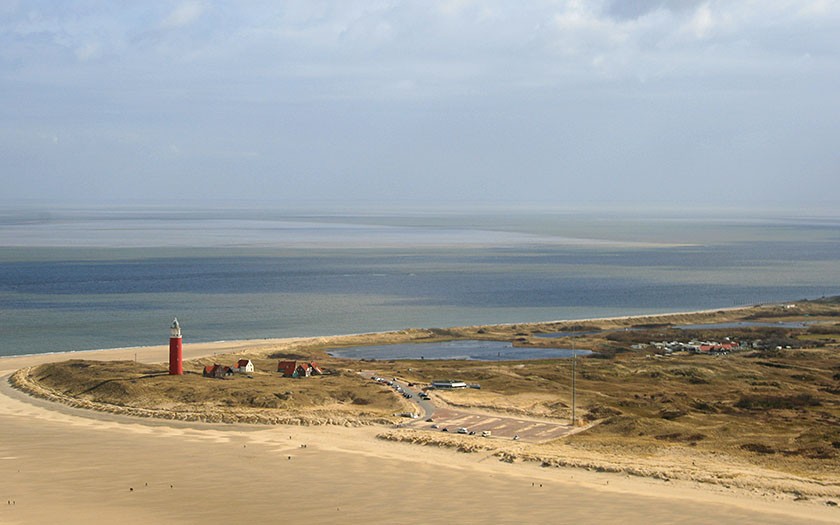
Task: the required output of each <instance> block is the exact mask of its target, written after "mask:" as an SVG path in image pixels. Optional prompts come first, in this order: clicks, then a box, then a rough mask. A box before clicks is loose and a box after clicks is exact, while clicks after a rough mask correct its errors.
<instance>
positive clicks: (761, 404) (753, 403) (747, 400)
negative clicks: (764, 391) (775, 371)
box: [735, 394, 820, 410]
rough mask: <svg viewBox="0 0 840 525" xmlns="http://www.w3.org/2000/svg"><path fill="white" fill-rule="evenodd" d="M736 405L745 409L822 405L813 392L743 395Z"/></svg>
mask: <svg viewBox="0 0 840 525" xmlns="http://www.w3.org/2000/svg"><path fill="white" fill-rule="evenodd" d="M735 406H736V407H738V408H743V409H745V410H769V409H774V408H775V409H791V408H804V407H815V406H820V400H819V399H817V398H815V397H814V396H813V395H811V394H797V395H795V396H766V395H746V396H741V399H739V400H738V401H737V402H736V403H735Z"/></svg>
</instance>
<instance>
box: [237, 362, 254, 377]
mask: <svg viewBox="0 0 840 525" xmlns="http://www.w3.org/2000/svg"><path fill="white" fill-rule="evenodd" d="M233 371H234V372H239V373H241V374H245V373H251V372H253V371H254V363H253V362H251V360H250V359H240V360H239V361H238V362H237V363H236V365H235V366H233Z"/></svg>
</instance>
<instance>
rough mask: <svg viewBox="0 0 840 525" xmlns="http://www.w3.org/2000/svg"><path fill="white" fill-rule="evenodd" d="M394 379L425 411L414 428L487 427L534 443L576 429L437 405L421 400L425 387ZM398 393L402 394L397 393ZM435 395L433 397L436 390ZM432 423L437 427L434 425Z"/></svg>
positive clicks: (478, 431)
mask: <svg viewBox="0 0 840 525" xmlns="http://www.w3.org/2000/svg"><path fill="white" fill-rule="evenodd" d="M362 376H363V377H365V378H366V379H370V378H371V377H374V376H377V374H376V373H375V372H373V371H365V372H362ZM394 379H396V381H395V382H396V383H397V384H398V385H400V388H402V389H403V391H405V392H409V393H411V394H412V395H413V397H412V398H411V399H410V401H411V402H412V403H414V404H415V405H416V406H417V408H418V410H417V413H419V414H422V416H421V417H420V418H418V419H416V420H413V421H411V422H410V423H406V424H405V425H406V426H410V427H413V428H418V429H423V430H429V431H432V432H443V429H444V428H445V429H447V431H448V432H457V431H458V429H459V428H466V429H467V430H469V431H472V432H475V433H476V434H477V435H480V434H481V433H482V432H483V431H485V430H486V431H489V432H490V433H491V435H492V437H494V438H503V439H514V436H516V437H518V439H520V440H522V441H527V442H531V443H540V442H544V441H551V440H553V439H558V438H561V437H563V436H566V435H568V434H570V433H572V432H573V431H575V430H576V429H575V428H574V427H572V426H571V425H564V424H561V423H557V422H554V421H548V420H539V419H530V418H522V417H514V416H505V415H488V414H482V413H480V412H477V411H471V410H468V409H456V408H449V407H440V406H437V405H435V404H434V402H433V400H430V401H426V400H423V399H420V397H419V396H418V394H419V393H420V392H421V390H422V387H420V386H417V385H415V386H413V387H410V386H408V383H407V382H406V381H403V380H400V379H399V378H389V381H394ZM384 386H385V385H383V387H384ZM395 395H399V394H398V393H396V392H395ZM432 396H433V397H434V393H433V392H432ZM428 419H432V421H427V420H428ZM433 426H436V427H438V428H433Z"/></svg>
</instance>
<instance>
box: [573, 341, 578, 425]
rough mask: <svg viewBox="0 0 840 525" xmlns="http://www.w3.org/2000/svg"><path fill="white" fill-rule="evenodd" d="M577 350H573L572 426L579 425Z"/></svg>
mask: <svg viewBox="0 0 840 525" xmlns="http://www.w3.org/2000/svg"><path fill="white" fill-rule="evenodd" d="M576 368H577V352H576V351H574V350H572V426H573V427H574V426H577V419H576V418H575V404H576V403H575V401H576V400H575V376H576V375H577V374H576V372H577V370H576Z"/></svg>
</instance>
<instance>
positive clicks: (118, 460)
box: [0, 341, 840, 524]
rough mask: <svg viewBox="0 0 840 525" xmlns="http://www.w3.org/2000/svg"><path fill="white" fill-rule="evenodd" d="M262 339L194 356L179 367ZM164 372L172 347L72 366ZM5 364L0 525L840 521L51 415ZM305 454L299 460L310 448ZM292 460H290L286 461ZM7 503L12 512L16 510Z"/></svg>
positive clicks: (571, 474) (327, 441)
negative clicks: (103, 364) (104, 363)
mask: <svg viewBox="0 0 840 525" xmlns="http://www.w3.org/2000/svg"><path fill="white" fill-rule="evenodd" d="M265 343H266V342H265V341H255V342H248V341H242V342H225V343H208V344H204V345H198V344H196V345H186V346H185V358H194V357H198V356H201V355H212V354H213V353H216V352H218V353H228V352H235V351H240V350H243V349H245V348H251V347H254V346H259V345H263V344H265ZM135 353H137V354H138V355H137V358H138V360H140V361H147V362H151V361H162V360H163V359H165V356H166V347H163V346H161V347H153V348H138V349H121V350H109V351H97V352H86V353H84V354H86V355H82V354H83V353H73V354H71V356H72V357H79V358H85V359H103V360H104V359H133V358H134V354H135ZM68 357H69V356H68V355H67V354H52V355H39V356H27V357H15V358H4V359H0V376H2V377H0V380H2V387H0V429H2V431H0V523H12V524H16V523H26V524H28V523H69V524H74V523H80V524H81V523H85V524H89V523H100V522H119V523H121V524H133V523H275V522H276V523H279V522H283V523H336V522H341V523H362V522H364V523H385V522H402V523H456V522H457V523H575V524H580V523H604V522H621V523H631V524H632V523H689V524H690V523H697V524H700V523H718V524H736V523H737V524H743V523H756V524H758V523H761V524H796V523H803V524H804V523H837V522H838V521H840V510H838V509H836V508H830V507H826V506H825V505H817V504H816V503H813V502H807V501H805V502H794V501H791V500H790V499H777V498H775V497H774V496H772V495H770V496H761V495H755V494H746V493H743V492H737V491H734V490H733V491H729V490H726V489H724V488H722V487H715V488H710V487H705V486H699V485H696V484H692V483H687V482H666V481H661V480H651V479H642V478H631V477H627V476H624V475H619V474H608V473H596V472H587V471H584V470H578V469H565V468H540V467H539V466H537V465H534V464H520V463H515V464H508V463H503V462H500V461H498V459H497V458H495V457H492V456H488V455H486V454H484V455H482V454H463V453H458V452H454V451H451V450H445V449H437V448H430V447H420V446H414V445H408V444H404V443H393V442H386V441H382V440H377V439H376V438H375V435H376V434H377V433H378V432H380V431H381V430H382V429H381V428H375V427H368V428H343V427H330V426H323V427H294V426H274V427H265V426H249V425H213V424H201V423H183V422H173V421H158V420H149V419H139V418H138V419H135V418H130V417H126V416H117V415H111V414H104V413H98V412H87V411H82V410H78V409H71V408H68V407H64V406H60V405H54V404H51V403H48V402H45V401H42V400H36V399H32V398H29V397H28V396H26V395H24V394H22V393H20V392H17V391H15V390H12V389H11V388H10V387H9V386H8V384H7V382H6V380H7V378H8V375H9V374H10V373H11V371H13V370H15V369H17V368H20V367H22V366H31V365H34V364H38V363H42V362H46V361H52V360H64V359H67V358H68ZM304 444H305V445H306V447H305V448H302V447H301V445H304ZM290 458H291V459H290ZM9 502H14V504H9Z"/></svg>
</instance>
